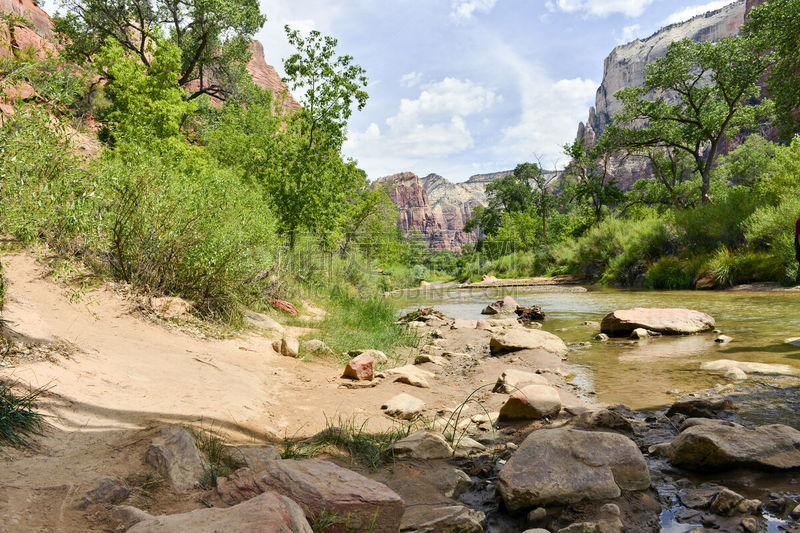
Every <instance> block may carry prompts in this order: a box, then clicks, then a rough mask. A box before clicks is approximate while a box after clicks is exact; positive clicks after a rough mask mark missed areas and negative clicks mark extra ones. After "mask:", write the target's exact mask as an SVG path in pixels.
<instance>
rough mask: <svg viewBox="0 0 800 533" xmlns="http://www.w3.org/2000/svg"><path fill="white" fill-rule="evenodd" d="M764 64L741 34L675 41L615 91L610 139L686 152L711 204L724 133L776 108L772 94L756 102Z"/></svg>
mask: <svg viewBox="0 0 800 533" xmlns="http://www.w3.org/2000/svg"><path fill="white" fill-rule="evenodd" d="M767 64H768V59H767V58H766V57H764V56H763V55H760V54H758V52H757V51H756V49H755V47H754V44H753V42H752V40H751V39H748V38H745V37H741V36H740V37H730V38H726V39H722V40H721V41H719V42H717V43H695V42H692V41H689V40H687V39H684V40H682V41H678V42H674V43H672V44H671V45H670V47H669V49H668V51H667V54H666V56H665V57H663V58H660V59H658V60H656V61H655V62H654V63H652V64H650V65H648V67H647V69H646V71H645V82H644V85H643V86H642V87H627V88H625V89H623V90H621V91H619V92H618V93H617V94H616V97H617V98H618V99H619V100H620V101H621V102H622V105H623V108H622V110H621V111H620V112H619V113H617V115H615V117H614V122H613V123H612V124H611V125H610V126H609V128H607V134H608V135H609V140H610V142H611V143H612V145H614V146H618V147H622V148H625V149H627V150H628V151H629V152H633V153H641V152H643V151H647V150H650V149H652V148H673V149H676V150H679V151H683V152H685V153H686V154H688V155H689V156H690V157H691V160H692V164H693V171H695V172H697V174H698V175H699V176H700V178H701V180H700V181H701V183H700V198H701V200H702V202H703V203H707V202H710V201H711V198H710V196H709V186H710V179H711V169H712V168H713V167H714V163H715V161H716V159H717V156H718V155H719V152H720V149H721V148H722V146H723V143H724V141H725V139H726V138H728V137H731V136H733V135H736V134H738V133H740V132H741V131H744V130H748V129H754V128H756V126H757V125H758V123H759V121H760V120H762V119H765V118H767V117H769V116H770V114H771V111H772V108H773V106H772V104H771V102H769V101H768V100H765V101H762V102H761V103H759V104H753V102H754V101H755V100H756V99H758V98H759V97H760V96H761V88H760V87H759V86H758V80H759V78H760V77H761V75H762V74H763V73H764V71H765V69H766V67H767Z"/></svg>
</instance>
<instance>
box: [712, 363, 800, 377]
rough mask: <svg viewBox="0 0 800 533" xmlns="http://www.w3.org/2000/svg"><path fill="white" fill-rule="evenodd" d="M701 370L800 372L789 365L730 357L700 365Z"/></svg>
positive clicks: (778, 373)
mask: <svg viewBox="0 0 800 533" xmlns="http://www.w3.org/2000/svg"><path fill="white" fill-rule="evenodd" d="M700 370H710V371H716V372H730V371H731V370H741V371H742V372H744V373H746V374H771V375H776V376H794V375H796V374H798V370H797V369H796V368H794V367H792V366H789V365H781V364H770V363H756V362H750V361H731V360H730V359H718V360H716V361H707V362H705V363H702V364H701V365H700Z"/></svg>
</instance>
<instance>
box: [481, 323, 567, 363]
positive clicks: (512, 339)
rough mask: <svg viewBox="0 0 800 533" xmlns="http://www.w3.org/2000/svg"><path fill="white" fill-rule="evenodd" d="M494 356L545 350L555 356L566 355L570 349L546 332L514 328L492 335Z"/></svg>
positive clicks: (490, 345)
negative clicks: (520, 351) (522, 351)
mask: <svg viewBox="0 0 800 533" xmlns="http://www.w3.org/2000/svg"><path fill="white" fill-rule="evenodd" d="M489 349H490V350H491V352H492V354H502V353H506V352H516V351H519V350H544V351H546V352H549V353H552V354H555V355H559V356H562V355H566V354H567V352H569V348H567V345H566V344H564V341H562V340H561V339H560V338H559V337H557V336H556V335H553V334H552V333H548V332H546V331H542V330H537V329H528V328H522V327H520V328H514V329H509V330H505V331H501V332H498V333H495V334H494V335H492V338H491V340H490V341H489Z"/></svg>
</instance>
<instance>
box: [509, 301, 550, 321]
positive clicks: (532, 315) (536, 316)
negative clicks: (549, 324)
mask: <svg viewBox="0 0 800 533" xmlns="http://www.w3.org/2000/svg"><path fill="white" fill-rule="evenodd" d="M515 313H517V319H519V321H520V322H534V321H537V320H545V319H546V318H547V316H546V315H545V314H544V311H542V308H541V307H539V306H538V305H532V306H530V307H523V306H519V307H517V309H516V311H515Z"/></svg>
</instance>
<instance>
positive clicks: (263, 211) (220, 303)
mask: <svg viewBox="0 0 800 533" xmlns="http://www.w3.org/2000/svg"><path fill="white" fill-rule="evenodd" d="M95 171H96V173H97V174H98V175H101V176H103V180H102V188H101V194H100V195H101V198H102V204H103V205H102V210H103V212H104V213H106V215H105V216H104V217H103V223H104V229H105V232H106V235H107V238H108V244H107V246H108V254H109V263H110V267H111V272H112V274H113V275H114V276H115V277H117V278H119V279H122V280H124V281H126V282H129V283H131V284H133V285H134V286H136V287H138V288H140V289H143V290H146V291H151V292H157V293H164V294H169V295H176V296H181V297H183V298H186V299H188V300H192V301H193V302H194V303H195V304H196V307H197V308H198V310H200V311H201V313H202V314H204V315H207V316H217V317H226V316H230V315H231V313H234V314H235V313H236V311H237V308H238V306H239V305H240V304H247V303H250V302H251V301H252V300H254V299H257V298H258V296H259V295H260V294H261V292H262V291H263V290H265V288H266V286H267V280H266V279H265V276H263V275H261V274H262V273H264V272H266V271H267V270H268V269H269V267H270V261H269V257H270V254H269V253H268V251H269V249H270V246H271V245H272V244H273V243H272V240H273V236H274V229H273V226H272V217H271V216H270V213H269V211H268V210H267V208H266V207H265V204H264V202H263V201H262V200H261V198H260V196H259V194H258V193H257V192H256V191H255V190H253V189H252V188H251V187H248V186H246V185H244V184H242V183H241V181H240V180H239V177H238V176H237V175H235V174H232V173H230V172H228V171H226V170H222V169H220V168H218V167H216V166H215V165H214V164H213V163H212V162H211V160H210V159H209V158H206V157H205V154H204V153H203V152H202V151H201V149H199V148H194V147H190V146H187V145H185V144H184V143H182V142H180V141H174V140H171V139H166V140H160V141H156V140H153V141H151V142H150V143H144V142H138V143H125V142H119V143H118V144H117V147H116V148H115V149H114V150H111V151H108V152H107V153H106V154H105V156H104V157H103V158H102V159H101V160H100V162H99V163H98V165H97V166H96V169H95Z"/></svg>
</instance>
